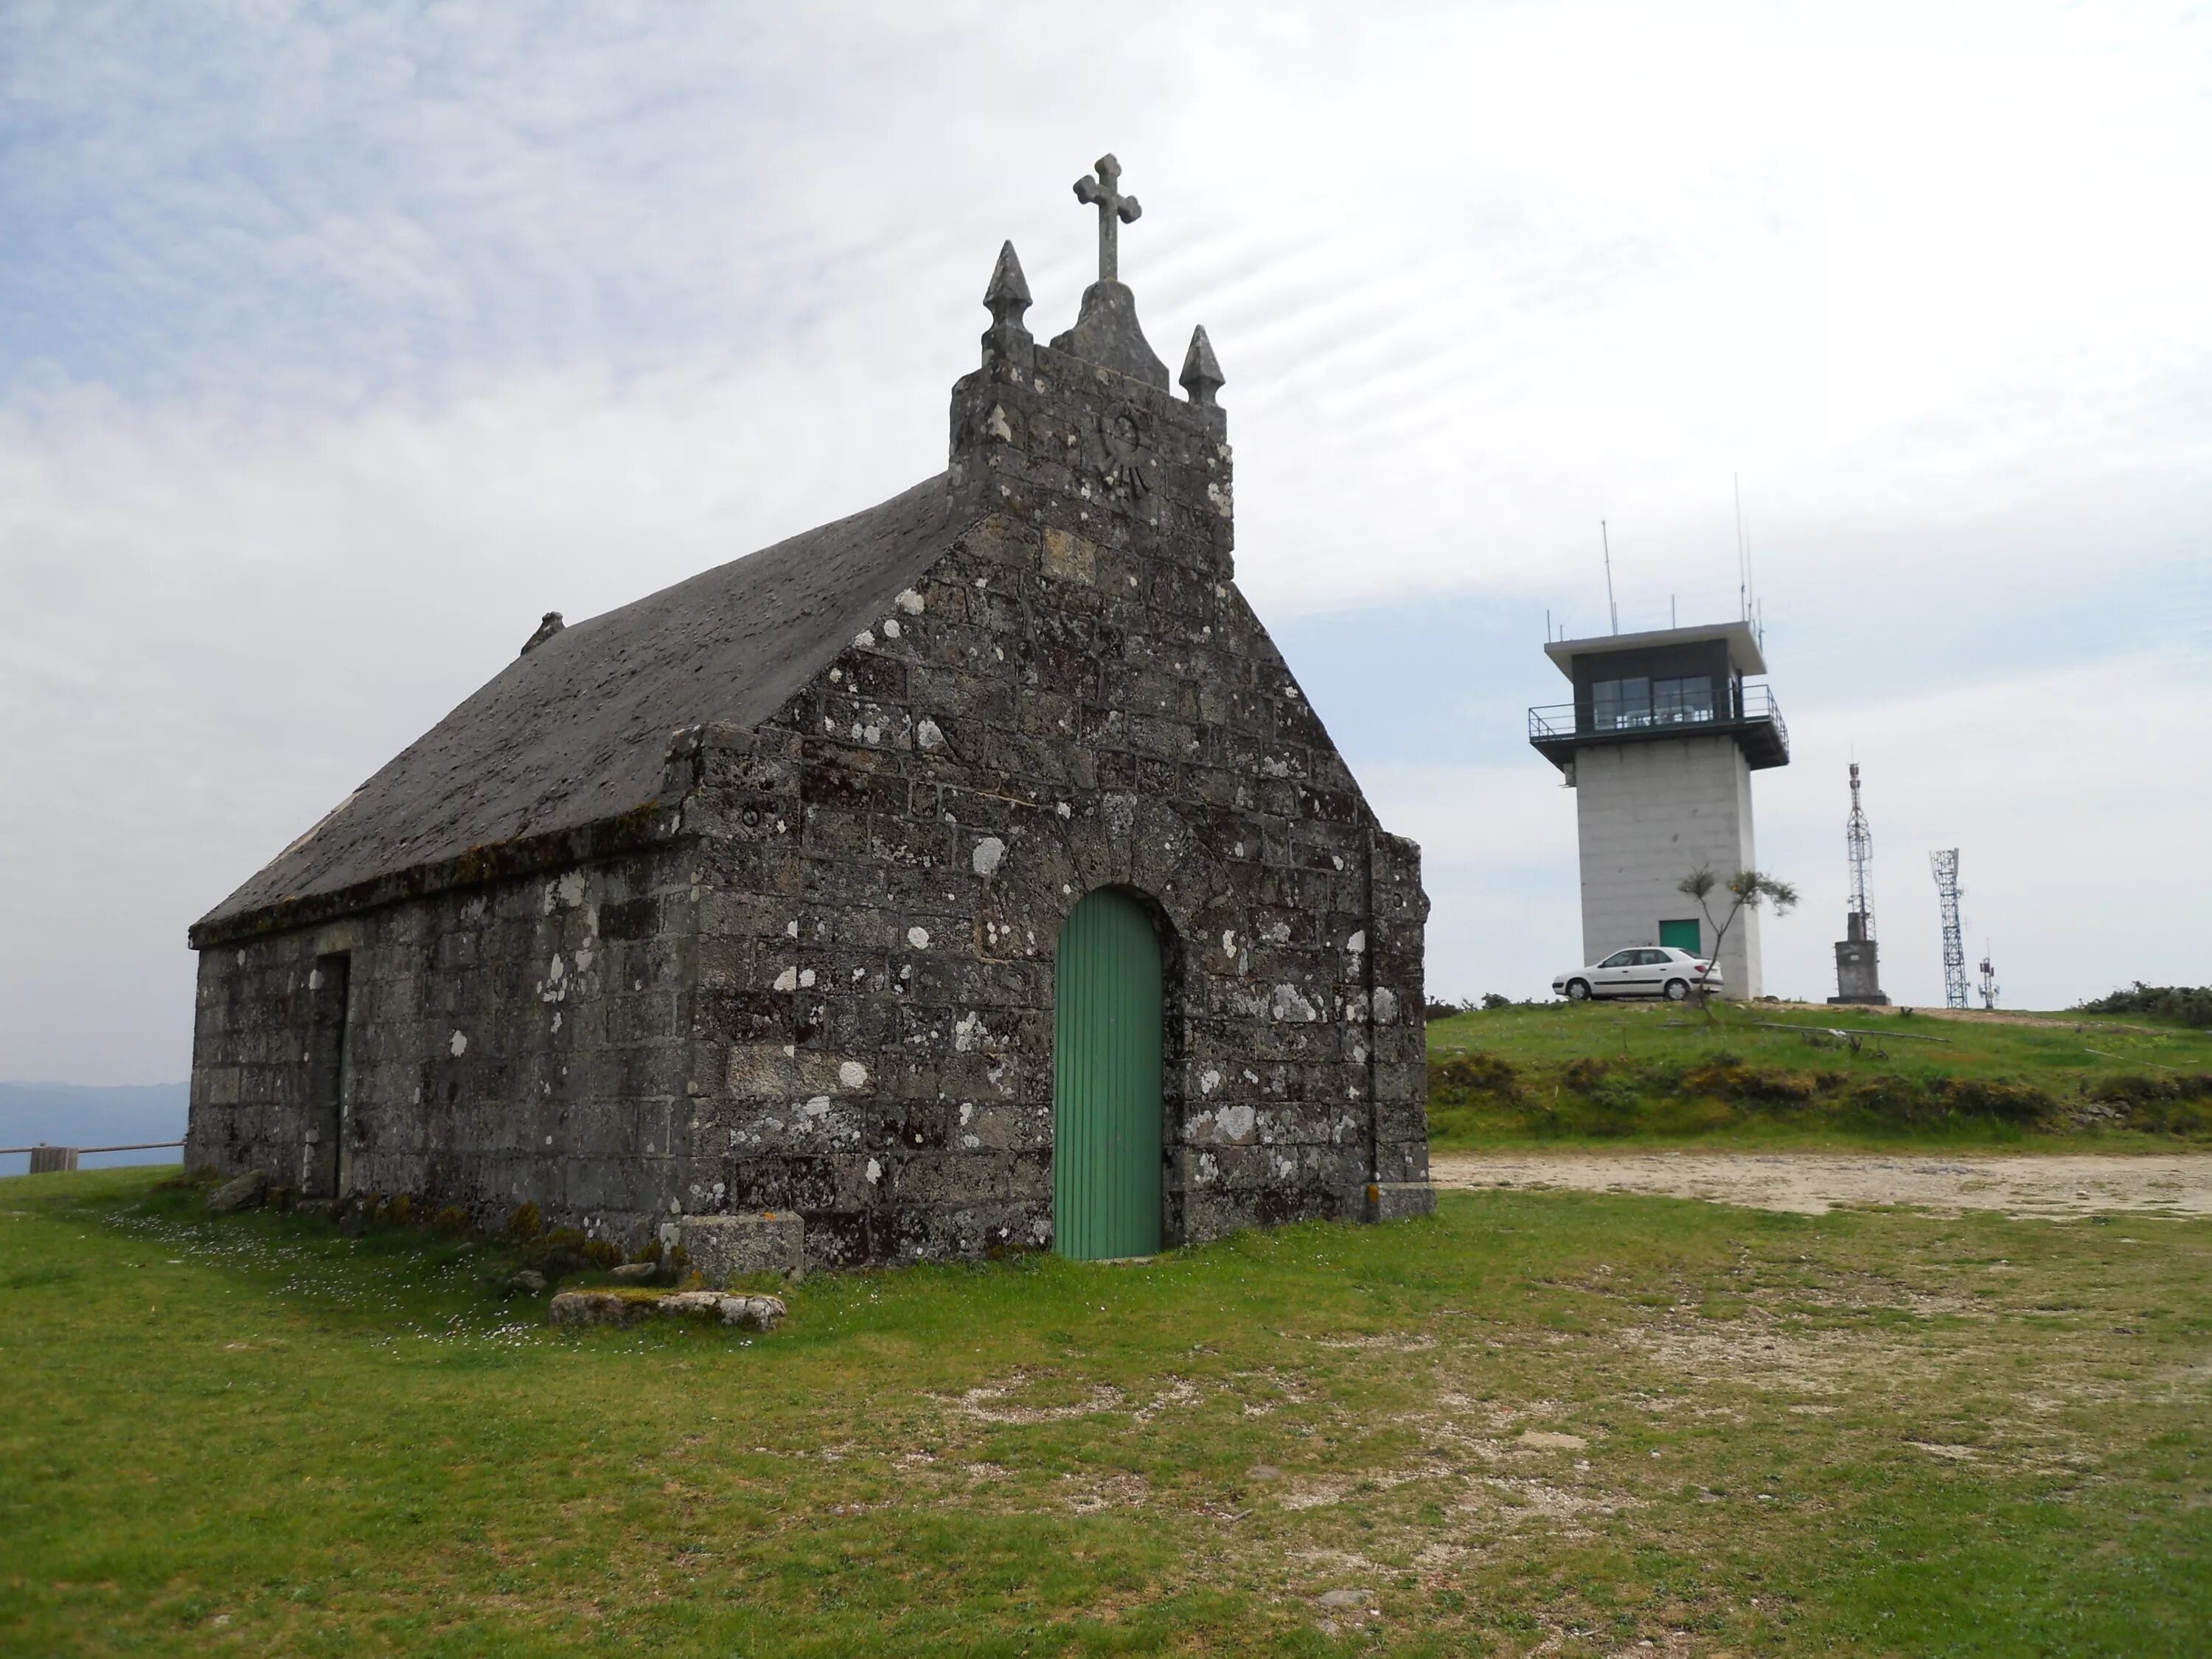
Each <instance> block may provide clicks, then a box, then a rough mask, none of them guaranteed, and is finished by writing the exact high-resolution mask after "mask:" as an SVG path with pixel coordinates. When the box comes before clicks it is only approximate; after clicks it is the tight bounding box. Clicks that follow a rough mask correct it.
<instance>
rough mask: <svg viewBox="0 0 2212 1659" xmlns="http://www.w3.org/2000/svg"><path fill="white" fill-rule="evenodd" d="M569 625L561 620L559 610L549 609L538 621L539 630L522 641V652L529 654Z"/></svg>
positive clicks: (525, 654)
mask: <svg viewBox="0 0 2212 1659" xmlns="http://www.w3.org/2000/svg"><path fill="white" fill-rule="evenodd" d="M567 626H568V624H567V623H564V622H562V620H561V613H560V612H559V611H547V612H546V613H545V615H544V617H542V618H540V620H539V622H538V631H537V632H536V633H535V634H532V635H531V636H530V637H529V638H528V639H526V640H525V641H523V642H522V652H521V654H522V655H524V656H528V655H529V654H530V653H532V652H533V651H535V650H536V649H537V648H538V647H539V646H541V645H543V644H544V643H545V641H548V640H550V639H551V638H552V637H553V636H554V635H556V634H557V633H559V632H560V631H561V630H562V629H563V628H566V627H567Z"/></svg>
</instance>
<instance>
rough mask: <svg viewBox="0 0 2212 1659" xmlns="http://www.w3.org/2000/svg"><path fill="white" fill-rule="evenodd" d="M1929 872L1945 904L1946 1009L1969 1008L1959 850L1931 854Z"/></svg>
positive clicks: (1952, 849)
mask: <svg viewBox="0 0 2212 1659" xmlns="http://www.w3.org/2000/svg"><path fill="white" fill-rule="evenodd" d="M1928 865H1929V869H1931V870H1933V871H1934V872H1935V874H1936V897H1937V898H1939V899H1940V900H1942V905H1943V1006H1945V1007H1946V1008H1963V1007H1965V1006H1966V940H1965V939H1964V937H1963V936H1962V934H1961V932H1960V927H1959V849H1958V848H1955V847H1954V848H1951V849H1950V850H1949V851H1948V852H1943V853H1930V854H1929V855H1928Z"/></svg>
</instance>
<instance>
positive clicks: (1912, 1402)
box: [0, 1170, 2212, 1656]
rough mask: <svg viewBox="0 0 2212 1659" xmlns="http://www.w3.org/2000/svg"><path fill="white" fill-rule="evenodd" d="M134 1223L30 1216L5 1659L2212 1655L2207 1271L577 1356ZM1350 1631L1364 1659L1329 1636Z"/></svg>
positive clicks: (663, 1340) (1354, 1262) (293, 1223)
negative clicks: (1340, 1598) (1349, 1604)
mask: <svg viewBox="0 0 2212 1659" xmlns="http://www.w3.org/2000/svg"><path fill="white" fill-rule="evenodd" d="M154 1180H155V1176H154V1173H152V1172H147V1171H130V1170H125V1171H101V1172H96V1173H88V1174H82V1175H74V1176H37V1177H23V1178H17V1179H14V1180H9V1181H5V1182H0V1345H4V1349H5V1352H4V1365H5V1374H6V1376H7V1377H8V1379H9V1390H8V1395H7V1404H6V1407H5V1409H4V1413H0V1541H4V1548H0V1650H4V1651H7V1652H9V1653H39V1654H47V1653H62V1654H71V1653H82V1654H90V1653H100V1654H111V1653H130V1652H141V1651H143V1652H167V1651H179V1652H181V1651H191V1652H202V1651H208V1650H215V1651H225V1652H230V1651H234V1652H240V1653H270V1654H274V1653H283V1654H309V1655H313V1654H332V1655H337V1654H345V1655H355V1654H361V1653H409V1654H453V1655H464V1654H466V1655H476V1654H495V1655H507V1654H538V1653H570V1652H580V1653H608V1654H614V1653H623V1654H630V1653H639V1652H644V1653H670V1654H692V1653H698V1654H713V1655H717V1656H729V1655H736V1654H743V1655H769V1654H807V1655H817V1654H818V1655H833V1654H848V1653H896V1654H902V1655H933V1654H962V1655H968V1654H981V1655H1015V1654H1024V1653H1028V1654H1084V1655H1091V1654H1110V1653H1154V1652H1161V1651H1173V1652H1188V1653H1222V1654H1299V1655H1320V1654H1339V1653H1366V1652H1378V1651H1385V1650H1387V1651H1389V1652H1393V1653H1404V1654H1437V1655H1442V1654H1463V1653H1512V1654H1520V1653H1526V1652H1528V1651H1531V1650H1534V1649H1535V1648H1537V1647H1538V1646H1539V1645H1540V1644H1544V1643H1546V1642H1547V1641H1550V1642H1552V1644H1553V1645H1552V1646H1551V1647H1549V1648H1548V1649H1547V1651H1549V1652H1554V1653H1563V1654H1567V1655H1597V1654H1602V1653H1612V1652H1615V1651H1617V1650H1623V1649H1627V1650H1637V1649H1636V1647H1635V1644H1637V1643H1638V1642H1639V1641H1645V1640H1648V1641H1651V1642H1653V1643H1656V1644H1658V1645H1659V1648H1660V1650H1662V1651H1677V1652H1679V1651H1685V1650H1689V1651H1697V1652H1706V1653H1714V1652H1723V1651H1727V1652H1734V1653H1738V1654H1750V1653H1782V1652H1789V1653H1826V1652H1832V1651H1837V1650H1851V1651H1865V1652H1878V1653H1914V1654H1921V1653H1931V1654H1932V1653H1945V1654H1950V1653H1956V1654H2013V1653H2023V1652H2039V1653H2054V1654H2056V1653H2066V1654H2131V1655H2133V1654H2161V1653H2184V1652H2191V1651H2201V1650H2202V1649H2201V1638H2202V1635H2203V1632H2204V1631H2205V1630H2207V1629H2212V1425H2208V1422H2207V1418H2206V1413H2205V1410H2204V1407H2205V1401H2206V1393H2207V1387H2208V1382H2207V1379H2208V1377H2212V1225H2206V1224H2203V1223H2201V1222H2193V1221H2180V1220H2160V1219H2151V1218H2134V1217H2131V1218H2128V1219H2127V1220H2126V1221H2125V1223H2124V1225H2087V1224H2085V1225H2052V1224H2050V1223H2044V1222H2016V1221H2008V1220H2006V1219H2003V1218H1999V1217H1996V1216H1988V1215H1978V1216H1971V1217H1967V1218H1961V1219H1953V1220H1941V1219H1935V1218H1927V1217H1922V1216H1917V1215H1912V1214H1906V1213H1899V1212H1836V1213H1833V1214H1830V1215H1827V1216H1824V1217H1820V1218H1805V1217H1797V1216H1789V1215H1778V1214H1766V1213H1762V1212H1741V1211H1731V1210H1726V1209H1723V1208H1720V1207H1717V1206H1709V1205H1701V1204H1694V1203H1686V1202H1677V1201H1674V1200H1656V1199H1633V1198H1626V1197H1617V1196H1607V1195H1597V1194H1521V1193H1485V1194H1454V1195H1450V1196H1449V1197H1447V1199H1446V1200H1445V1203H1444V1207H1443V1213H1442V1214H1441V1215H1440V1216H1439V1217H1438V1218H1437V1219H1435V1220H1434V1221H1429V1222H1415V1223H1408V1224H1403V1225H1397V1226H1393V1227H1388V1228H1375V1229H1355V1228H1349V1227H1340V1226H1332V1225H1307V1226H1299V1227H1292V1228H1287V1229H1284V1230H1281V1231H1274V1232H1268V1233H1255V1234H1249V1235H1245V1236H1242V1237H1237V1238H1235V1239H1233V1240H1231V1241H1228V1242H1225V1243H1220V1244H1217V1245H1213V1246H1209V1247H1206V1248H1205V1249H1194V1250H1190V1251H1187V1252H1180V1253H1176V1254H1173V1255H1168V1256H1165V1257H1163V1258H1161V1259H1159V1260H1158V1261H1154V1262H1152V1263H1150V1264H1146V1265H1140V1266H1129V1267H1079V1266H1076V1265H1073V1264H1069V1263H1066V1262H1061V1261H1055V1260H1052V1259H1049V1258H1036V1257H1024V1258H1018V1259H1013V1260H1009V1261H1003V1262H999V1263H994V1264H990V1265H987V1266H979V1267H912V1268H907V1269H903V1270H900V1271H896V1272H891V1273H866V1274H854V1275H836V1276H824V1277H817V1278H816V1279H811V1280H810V1281H808V1282H807V1283H806V1284H805V1285H802V1286H799V1288H798V1289H797V1290H796V1291H794V1292H793V1296H792V1319H791V1322H790V1323H789V1324H788V1325H787V1327H786V1328H784V1329H782V1330H781V1331H779V1332H777V1333H775V1334H771V1335H768V1336H763V1337H754V1338H746V1337H744V1336H740V1335H738V1334H733V1333H726V1332H724V1331H721V1330H720V1329H718V1328H666V1329H662V1328H647V1329H641V1330H636V1331H590V1332H582V1333H577V1332H570V1331H555V1330H552V1329H550V1328H547V1327H545V1326H544V1323H543V1317H544V1302H543V1299H542V1298H538V1299H533V1300H531V1301H527V1302H524V1303H520V1304H508V1303H502V1302H501V1300H500V1299H499V1298H498V1296H497V1294H496V1292H495V1289H494V1288H493V1287H494V1286H495V1285H497V1284H498V1283H499V1282H500V1281H501V1279H502V1278H503V1276H504V1275H505V1273H507V1271H508V1270H509V1269H510V1268H511V1267H512V1265H513V1256H512V1255H511V1254H508V1253H507V1252H505V1251H503V1250H501V1249H498V1248H496V1247H494V1246H491V1245H489V1244H485V1243H469V1242H463V1241H454V1240H443V1241H441V1240H439V1239H437V1238H436V1237H434V1236H432V1235H429V1234H428V1233H425V1232H419V1231H384V1232H372V1233H370V1234H368V1236H366V1237H362V1238H359V1239H347V1238H343V1237H340V1236H339V1235H338V1234H337V1231H335V1230H334V1229H333V1228H332V1227H331V1225H330V1224H329V1223H328V1222H326V1221H319V1220H312V1219H309V1218H305V1217H291V1216H277V1215H271V1214H250V1215H244V1216H238V1217H233V1218H225V1219H222V1220H219V1221H217V1220H210V1219H209V1218H207V1217H206V1216H205V1214H204V1209H203V1207H202V1202H203V1201H202V1200H201V1199H200V1197H199V1196H198V1195H197V1194H194V1193H190V1192H182V1191H175V1190H170V1191H161V1190H157V1189H156V1188H155V1185H154ZM1567 1437H1571V1438H1567ZM1577 1442H1579V1443H1578V1444H1577ZM1352 1587H1358V1588H1360V1589H1366V1590H1369V1591H1371V1592H1372V1595H1373V1602H1374V1605H1376V1606H1377V1607H1380V1608H1381V1610H1382V1613H1383V1618H1382V1620H1381V1621H1380V1623H1379V1624H1378V1625H1376V1626H1374V1627H1372V1628H1371V1629H1366V1630H1357V1629H1354V1628H1353V1626H1356V1625H1358V1623H1359V1622H1360V1621H1359V1620H1358V1618H1357V1617H1356V1616H1355V1615H1353V1614H1349V1613H1344V1612H1341V1611H1333V1610H1330V1609H1325V1608H1323V1607H1320V1606H1319V1605H1318V1602H1317V1598H1318V1596H1319V1595H1321V1594H1322V1592H1324V1591H1328V1590H1331V1589H1346V1588H1352ZM1329 1624H1334V1626H1336V1630H1335V1632H1334V1633H1331V1632H1329V1630H1328V1628H1327V1627H1326V1626H1328V1625H1329Z"/></svg>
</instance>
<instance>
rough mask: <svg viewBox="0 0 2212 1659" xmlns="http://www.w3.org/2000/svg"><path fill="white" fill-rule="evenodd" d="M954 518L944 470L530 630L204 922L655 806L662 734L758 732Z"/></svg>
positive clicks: (916, 572)
mask: <svg viewBox="0 0 2212 1659" xmlns="http://www.w3.org/2000/svg"><path fill="white" fill-rule="evenodd" d="M955 513H956V506H955V501H954V495H953V491H952V489H951V486H950V482H949V480H948V478H947V477H946V475H945V474H943V473H940V474H939V475H938V476H937V477H933V478H930V479H928V480H927V481H925V482H923V483H919V484H916V485H915V487H914V488H913V489H908V490H907V491H906V492H905V493H903V494H902V495H894V496H893V497H891V499H890V500H889V501H884V502H883V503H881V504H880V505H879V506H876V507H870V508H869V509H868V510H867V511H866V512H865V513H854V515H853V516H852V517H850V518H848V519H840V520H836V522H835V523H832V524H827V525H823V526H821V527H820V528H818V529H815V530H810V531H807V532H805V534H803V535H799V536H793V537H792V538H790V539H789V540H788V541H782V542H778V543H777V544H775V545H774V546H773V547H767V548H763V549H762V550H760V551H759V552H757V553H751V554H748V555H747V556H745V557H744V558H741V559H736V560H732V562H730V563H728V564H725V565H720V566H717V567H716V568H714V569H712V570H708V571H705V572H702V574H699V575H696V576H693V577H691V578H690V579H689V580H685V581H681V582H678V583H677V584H676V585H675V586H672V587H665V588H663V589H661V590H660V592H658V593H653V594H649V595H647V597H646V598H644V599H638V600H636V601H635V602H634V603H632V604H629V605H623V606H622V607H621V608H620V609H618V610H615V611H608V612H606V613H605V615H603V616H598V617H591V618H590V619H588V620H587V621H584V622H580V623H575V624H574V626H572V627H568V628H564V629H556V630H554V631H551V632H547V631H546V630H544V629H541V630H540V633H539V635H538V637H536V638H535V639H533V641H532V644H531V646H530V647H529V648H528V649H527V650H526V652H525V653H524V654H522V655H521V656H520V657H518V658H516V659H514V660H513V662H511V663H509V664H508V665H507V666H506V667H505V668H503V669H501V671H500V672H499V673H497V674H495V676H493V677H492V678H491V679H490V681H489V682H488V683H487V684H485V685H484V686H483V689H482V690H478V691H477V693H476V694H475V695H474V696H471V697H470V698H469V699H468V701H467V702H464V703H462V704H461V706H460V707H459V708H456V709H454V710H453V713H452V714H448V715H447V716H446V718H445V719H443V720H441V721H439V722H438V724H437V725H436V726H433V727H432V728H431V729H430V730H429V732H427V733H426V734H424V735H423V736H422V738H419V739H417V740H416V742H415V743H413V744H410V745H409V746H408V747H407V748H406V749H404V750H401V751H400V753H399V754H398V756H397V757H394V758H393V759H392V761H391V762H390V763H388V764H386V766H385V767H384V768H383V769H382V770H380V771H379V772H378V773H377V774H376V775H374V776H373V777H372V778H370V779H369V780H368V782H366V783H364V784H362V786H361V787H360V788H359V789H357V790H356V791H355V792H354V793H352V794H351V795H349V797H347V799H345V800H344V801H343V802H342V803H340V805H338V806H337V809H336V810H335V811H332V812H331V813H330V814H329V816H327V817H325V818H324V819H323V820H322V822H321V823H318V824H317V825H316V826H315V827H314V828H313V829H310V830H309V831H308V832H307V834H306V835H304V836H301V838H300V839H299V840H298V841H296V842H293V843H292V845H291V846H289V847H288V848H285V849H284V850H283V852H282V853H280V854H277V855H276V858H275V859H274V860H271V861H270V863H269V864H268V865H267V866H265V867H264V869H263V870H262V871H261V872H260V873H258V875H256V876H254V877H253V878H252V879H251V880H249V881H247V882H246V884H245V885H243V886H242V887H240V888H239V890H237V891H236V892H234V893H233V894H232V895H231V896H229V897H228V898H227V899H225V900H223V902H222V903H221V904H218V905H217V906H216V908H214V909H213V910H211V911H210V912H209V913H208V915H206V916H204V917H203V918H202V919H201V922H200V925H201V926H202V927H205V926H206V925H207V924H208V923H210V922H217V921H224V920H227V919H229V918H232V917H235V916H240V915H246V914H247V913H249V912H252V911H258V910H260V909H262V908H264V907H267V906H270V905H273V904H276V903H279V902H283V901H286V900H298V899H302V898H310V897H313V896H319V895H324V894H331V893H336V892H338V891H341V890H344V889H347V888H351V887H355V886H357V885H359V884H362V883H365V882H370V881H374V880H375V879H376V878H380V877H384V876H389V875H393V874H396V873H398V872H401V871H404V870H410V869H413V868H415V867H416V866H421V865H425V864H430V863H435V862H437V861H439V860H446V859H453V858H457V857H459V856H460V855H462V854H466V853H468V852H470V851H471V849H473V848H481V847H486V846H490V845H495V844H497V843H501V842H509V841H513V840H515V839H516V838H518V837H520V836H542V835H546V834H550V833H554V832H558V831H562V830H565V829H575V828H579V827H580V826H582V825H585V824H587V823H596V822H599V821H600V820H603V819H606V818H611V817H616V816H617V815H619V814H621V813H623V812H627V811H630V810H631V809H632V808H634V807H636V806H639V805H643V804H646V803H647V802H650V801H652V800H653V799H654V797H655V795H656V794H657V793H658V792H659V787H660V778H661V767H662V763H663V761H664V760H665V757H666V755H667V751H668V743H669V738H670V736H671V733H673V732H676V731H677V730H678V729H679V728H681V727H684V726H696V725H701V724H704V723H708V722H714V723H720V724H725V725H731V726H757V725H759V724H760V723H761V722H762V721H763V720H767V719H769V717H770V716H771V715H773V714H775V712H776V711H777V710H778V709H779V708H781V707H782V706H783V704H784V703H785V702H787V701H788V700H789V699H790V698H791V697H792V696H794V695H795V694H796V693H798V692H799V690H802V689H803V688H804V687H805V685H806V684H807V682H808V681H810V680H811V679H812V678H814V677H815V676H816V675H817V674H819V673H821V672H823V671H824V670H826V669H827V668H828V667H829V665H830V663H831V662H832V661H833V660H834V659H836V656H837V653H839V652H840V651H842V649H843V648H844V647H846V646H847V645H848V644H849V643H851V641H852V640H853V638H854V635H856V634H858V633H859V632H860V630H861V629H864V628H866V627H867V626H869V625H870V624H871V623H874V622H876V621H877V620H878V619H879V618H881V617H883V616H884V614H885V613H886V612H887V611H889V610H890V607H891V605H892V602H893V600H894V599H895V597H896V595H897V594H898V593H899V592H901V591H902V589H904V588H906V587H908V586H911V585H912V584H913V583H914V582H915V580H918V579H919V578H920V577H921V574H922V573H923V572H924V571H926V570H927V569H928V568H929V567H930V566H931V565H933V564H934V563H935V562H937V560H938V559H939V557H940V556H943V554H944V553H945V551H946V550H947V549H948V548H949V547H950V545H951V543H952V541H953V539H954V538H955V537H956V536H957V533H958V532H959V531H960V530H961V529H962V528H963V526H961V525H958V524H956V523H955V522H954V521H953V520H954V515H955ZM548 620H549V622H550V620H551V619H550V617H549V619H548Z"/></svg>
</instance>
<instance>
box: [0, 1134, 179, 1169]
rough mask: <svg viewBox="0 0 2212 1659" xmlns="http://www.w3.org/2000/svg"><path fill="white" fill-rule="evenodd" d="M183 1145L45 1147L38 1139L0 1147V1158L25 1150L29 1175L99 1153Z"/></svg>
mask: <svg viewBox="0 0 2212 1659" xmlns="http://www.w3.org/2000/svg"><path fill="white" fill-rule="evenodd" d="M184 1144H185V1143H184V1142H183V1141H181V1140H134V1141H132V1142H131V1144H130V1145H129V1146H47V1145H46V1143H45V1142H44V1141H40V1143H39V1144H38V1145H37V1146H0V1158H21V1156H22V1155H23V1154H24V1153H25V1152H28V1153H29V1154H30V1155H31V1173H32V1174H33V1175H58V1174H60V1173H61V1172H62V1171H64V1170H74V1169H75V1168H76V1161H77V1159H79V1158H90V1157H93V1156H94V1154H96V1153H100V1152H168V1151H169V1150H171V1149H172V1148H173V1147H178V1146H183V1145H184Z"/></svg>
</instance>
